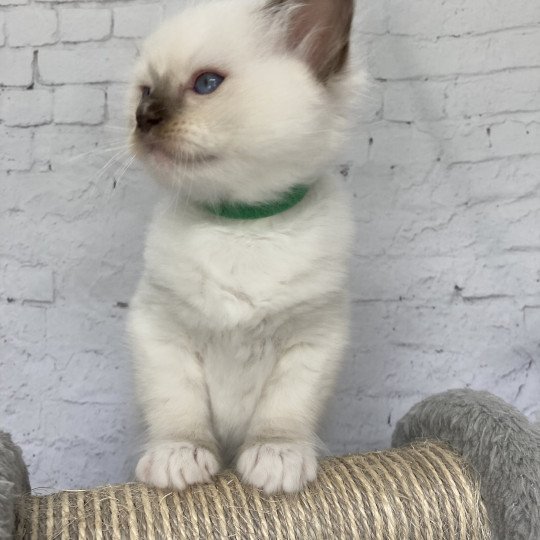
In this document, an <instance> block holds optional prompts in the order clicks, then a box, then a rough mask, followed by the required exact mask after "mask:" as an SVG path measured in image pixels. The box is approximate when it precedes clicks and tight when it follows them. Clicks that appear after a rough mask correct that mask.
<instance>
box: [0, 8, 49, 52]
mask: <svg viewBox="0 0 540 540" xmlns="http://www.w3.org/2000/svg"><path fill="white" fill-rule="evenodd" d="M56 28H57V20H56V12H55V11H54V10H52V9H43V8H37V7H35V6H32V7H21V8H17V9H16V10H14V11H10V12H8V13H7V14H6V33H7V35H8V42H9V44H10V45H11V46H12V47H20V46H28V45H29V46H34V45H47V44H49V43H55V42H56V40H57V38H56Z"/></svg>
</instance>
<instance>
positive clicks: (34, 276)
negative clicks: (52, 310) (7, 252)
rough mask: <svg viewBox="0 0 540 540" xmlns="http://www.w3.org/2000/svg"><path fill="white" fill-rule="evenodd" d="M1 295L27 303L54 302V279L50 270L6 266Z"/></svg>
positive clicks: (37, 266) (13, 265)
mask: <svg viewBox="0 0 540 540" xmlns="http://www.w3.org/2000/svg"><path fill="white" fill-rule="evenodd" d="M2 290H3V294H4V295H5V296H7V297H10V298H15V299H19V300H22V301H27V302H47V303H51V302H53V301H54V278H53V272H52V270H51V269H50V268H46V267H42V266H39V265H35V266H25V265H21V264H8V265H7V266H6V267H5V268H4V273H3V283H2Z"/></svg>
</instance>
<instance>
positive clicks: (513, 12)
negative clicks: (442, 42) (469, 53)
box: [387, 0, 540, 36]
mask: <svg viewBox="0 0 540 540" xmlns="http://www.w3.org/2000/svg"><path fill="white" fill-rule="evenodd" d="M387 9H388V11H387V13H388V28H389V31H390V32H391V33H394V34H410V35H427V36H441V35H443V36H448V35H457V36H462V35H464V34H468V33H482V32H490V31H494V30H504V29H506V28H513V27H517V26H532V25H535V24H538V23H540V4H539V3H538V2H530V1H529V0H516V1H515V2H513V4H512V9H504V7H503V5H502V4H494V3H493V2H492V0H475V1H474V2H446V1H445V0H414V1H413V2H403V1H402V0H388V8H387Z"/></svg>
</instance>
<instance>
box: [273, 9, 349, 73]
mask: <svg viewBox="0 0 540 540" xmlns="http://www.w3.org/2000/svg"><path fill="white" fill-rule="evenodd" d="M267 8H268V9H270V10H272V11H275V12H276V11H277V12H285V13H289V18H290V21H289V27H288V34H287V45H288V46H289V47H290V48H293V49H298V50H299V51H301V53H302V54H303V55H304V57H305V59H306V61H307V62H308V64H309V65H310V67H311V68H312V69H313V71H314V73H315V74H316V76H317V78H318V79H319V80H321V81H322V82H327V81H328V79H330V78H331V77H332V75H335V74H337V73H339V72H340V71H342V70H343V68H344V67H345V64H346V63H347V59H348V57H349V40H350V34H351V26H352V20H353V16H354V0H270V1H269V3H268V5H267Z"/></svg>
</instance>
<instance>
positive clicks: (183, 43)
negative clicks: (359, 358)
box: [129, 0, 353, 493]
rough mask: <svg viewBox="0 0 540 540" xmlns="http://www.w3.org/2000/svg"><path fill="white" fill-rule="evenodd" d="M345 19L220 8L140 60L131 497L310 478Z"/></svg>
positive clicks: (333, 316)
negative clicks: (150, 209)
mask: <svg viewBox="0 0 540 540" xmlns="http://www.w3.org/2000/svg"><path fill="white" fill-rule="evenodd" d="M352 14H353V2H352V0H332V1H330V0H304V1H303V2H302V3H297V2H296V0H272V1H270V2H269V3H266V4H264V3H257V2H254V1H253V0H230V1H223V0H221V1H217V2H212V3H209V4H202V5H198V6H194V7H191V8H189V9H187V10H185V11H184V12H183V13H182V14H181V15H180V16H178V17H177V18H175V19H173V20H171V21H169V22H168V23H166V24H165V25H164V26H163V27H162V28H161V29H159V30H158V31H157V32H156V33H155V34H154V35H153V36H151V37H150V38H149V40H148V41H147V42H146V44H145V47H144V50H143V53H142V57H141V61H140V63H139V66H138V70H137V77H136V86H135V88H134V90H135V91H134V103H133V109H134V114H133V119H134V126H133V142H134V144H135V147H136V150H137V153H138V155H139V157H140V158H142V160H143V161H144V162H145V164H146V165H147V166H148V168H149V169H150V170H151V172H152V173H153V175H154V176H155V177H156V178H157V179H158V180H159V181H161V182H162V183H165V184H166V185H167V186H169V187H170V193H169V195H168V196H167V198H166V199H167V200H165V201H164V203H163V204H162V206H161V207H160V208H159V209H158V212H157V213H156V216H155V219H154V222H153V224H152V226H151V228H150V232H149V235H148V240H147V247H146V268H145V272H144V275H143V277H142V280H141V282H140V285H139V288H138V290H137V293H136V295H135V298H134V300H133V303H132V310H131V314H130V320H129V330H130V334H131V337H132V342H133V346H134V352H135V362H136V381H137V386H138V388H137V389H138V395H139V398H140V402H141V405H142V409H143V411H144V416H145V420H146V422H147V424H148V436H149V443H148V446H147V450H146V453H145V454H144V456H143V457H142V458H141V460H140V462H139V464H138V466H137V471H136V474H137V477H138V479H139V480H141V481H144V482H147V483H149V484H152V485H155V486H158V487H163V488H165V487H168V488H177V489H183V488H185V487H186V486H187V485H189V484H193V483H198V482H207V481H209V480H210V479H211V477H212V475H214V474H215V473H217V472H218V471H219V470H220V468H221V467H222V466H227V465H229V464H234V466H236V468H237V470H238V471H239V473H240V475H241V477H242V478H243V480H244V481H245V482H247V483H250V484H253V485H255V486H257V487H259V488H262V489H263V490H264V491H266V492H267V493H273V492H277V491H286V492H293V491H296V490H298V489H301V488H302V487H303V486H304V485H305V484H306V483H307V482H309V481H312V480H313V479H314V478H315V477H316V472H317V461H316V448H315V440H316V437H315V435H314V434H315V431H316V428H317V424H318V420H319V417H320V414H321V412H322V409H323V407H324V404H325V402H326V400H327V397H328V396H329V394H330V392H331V390H332V387H333V384H334V379H335V377H336V373H337V371H338V368H339V364H340V358H341V356H342V353H343V349H344V346H345V344H346V339H347V327H348V322H347V319H348V315H347V311H348V308H347V301H346V296H347V295H346V292H345V285H346V268H347V259H348V254H349V252H350V247H351V236H352V224H351V219H350V216H349V210H348V204H347V202H346V200H345V197H344V195H343V194H342V192H341V190H340V188H339V183H338V181H337V180H336V178H335V177H334V176H333V175H332V174H330V173H329V172H328V171H329V169H330V168H331V165H332V162H333V160H335V158H336V151H337V149H338V148H339V146H340V144H341V142H342V139H343V134H344V129H345V120H344V118H345V114H344V105H345V102H346V101H347V96H348V95H349V93H350V86H351V79H350V76H349V74H348V69H347V66H348V62H347V60H348V48H349V33H350V26H351V20H352ZM135 111H136V113H135Z"/></svg>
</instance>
